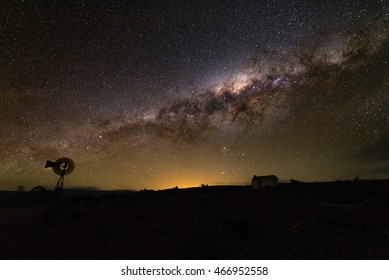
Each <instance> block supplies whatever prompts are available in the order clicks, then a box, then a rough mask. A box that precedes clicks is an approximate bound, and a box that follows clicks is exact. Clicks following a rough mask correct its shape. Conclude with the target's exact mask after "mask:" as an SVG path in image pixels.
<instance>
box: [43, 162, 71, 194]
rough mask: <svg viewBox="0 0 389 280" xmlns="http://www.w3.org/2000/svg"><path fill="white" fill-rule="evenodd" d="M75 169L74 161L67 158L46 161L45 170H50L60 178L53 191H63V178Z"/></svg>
mask: <svg viewBox="0 0 389 280" xmlns="http://www.w3.org/2000/svg"><path fill="white" fill-rule="evenodd" d="M75 167H76V165H75V163H74V161H73V160H72V159H70V158H67V157H63V158H60V159H57V160H56V161H54V162H53V161H50V160H47V161H46V165H45V168H52V169H53V172H54V173H55V174H57V175H59V176H60V177H59V179H58V182H57V184H56V186H55V190H58V189H60V190H62V189H63V184H64V177H65V176H66V175H69V174H70V173H72V172H73V170H74V168H75Z"/></svg>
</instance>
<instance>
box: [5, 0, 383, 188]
mask: <svg viewBox="0 0 389 280" xmlns="http://www.w3.org/2000/svg"><path fill="white" fill-rule="evenodd" d="M0 112H1V115H0V159H1V161H0V189H11V190H16V186H18V185H24V186H25V187H26V188H27V189H30V188H32V187H34V186H36V185H44V186H46V187H49V188H52V187H54V185H55V183H56V181H57V179H58V176H57V175H55V174H54V173H53V172H52V170H50V169H45V168H44V165H45V162H46V160H53V161H54V160H56V159H58V158H60V157H70V158H72V159H73V160H74V161H75V163H76V168H75V170H74V172H73V173H72V174H70V175H69V176H67V177H65V188H66V187H97V188H100V189H144V188H147V189H164V188H171V187H175V186H179V187H189V186H198V185H200V184H210V185H211V184H212V185H213V184H245V183H249V182H251V178H252V176H253V175H269V174H275V175H277V176H278V177H279V178H280V180H281V181H289V180H290V179H292V178H293V179H297V180H302V181H324V180H337V179H341V180H347V179H353V178H355V177H356V176H359V177H360V178H362V179H383V178H389V2H388V1H379V0H377V1H372V0H370V1H358V0H357V1H355V0H350V1H331V0H329V1H322V3H321V4H320V1H299V0H280V1H266V0H264V1H244V0H241V1H218V0H214V1H108V0H107V1H82V0H77V1H55V0H52V1H7V0H6V1H2V2H1V8H0Z"/></svg>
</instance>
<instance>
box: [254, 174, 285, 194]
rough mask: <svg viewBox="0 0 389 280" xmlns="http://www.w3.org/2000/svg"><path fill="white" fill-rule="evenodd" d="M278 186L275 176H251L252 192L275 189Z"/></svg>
mask: <svg viewBox="0 0 389 280" xmlns="http://www.w3.org/2000/svg"><path fill="white" fill-rule="evenodd" d="M277 186H279V182H278V178H277V176H275V175H267V176H255V175H254V176H253V179H252V181H251V187H252V189H253V190H258V189H262V188H264V187H277Z"/></svg>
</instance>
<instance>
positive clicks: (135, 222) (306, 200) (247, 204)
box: [0, 180, 389, 260]
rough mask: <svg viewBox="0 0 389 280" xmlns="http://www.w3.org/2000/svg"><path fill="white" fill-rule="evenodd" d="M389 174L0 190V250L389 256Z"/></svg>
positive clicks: (87, 254) (9, 254) (50, 254)
mask: <svg viewBox="0 0 389 280" xmlns="http://www.w3.org/2000/svg"><path fill="white" fill-rule="evenodd" d="M388 194H389V180H381V181H336V182H326V183H302V182H298V181H293V183H286V184H285V183H284V184H281V185H280V186H279V187H274V188H264V189H262V190H258V191H254V190H252V189H251V188H250V186H200V187H196V188H190V189H178V188H173V189H168V190H162V191H152V190H142V191H139V192H115V191H110V192H104V191H75V190H73V191H71V190H66V189H65V190H64V191H63V194H62V195H56V194H54V193H53V192H50V191H42V192H27V191H25V192H16V191H15V192H5V191H3V192H0V258H1V259H11V260H12V259H16V260H18V259H55V260H63V259H65V260H66V259H75V260H83V259H91V260H99V259H102V260H105V259H117V260H118V259H167V260H169V259H389V205H388V197H389V196H388Z"/></svg>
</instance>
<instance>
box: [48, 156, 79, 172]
mask: <svg viewBox="0 0 389 280" xmlns="http://www.w3.org/2000/svg"><path fill="white" fill-rule="evenodd" d="M75 167H76V165H75V163H74V161H73V160H72V159H70V158H66V157H64V158H60V159H57V160H56V161H55V166H54V167H53V171H54V173H55V174H57V175H60V176H62V175H69V174H70V173H72V172H73V170H74V168H75Z"/></svg>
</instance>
